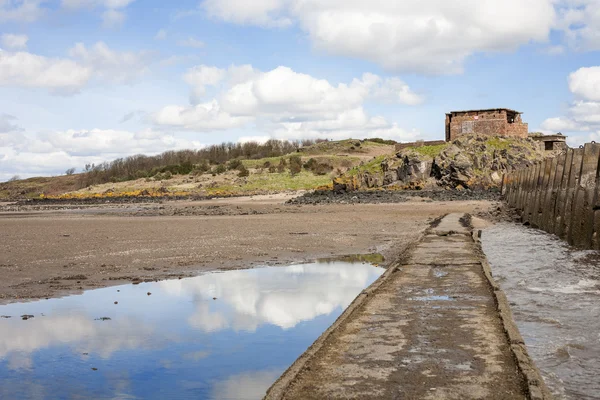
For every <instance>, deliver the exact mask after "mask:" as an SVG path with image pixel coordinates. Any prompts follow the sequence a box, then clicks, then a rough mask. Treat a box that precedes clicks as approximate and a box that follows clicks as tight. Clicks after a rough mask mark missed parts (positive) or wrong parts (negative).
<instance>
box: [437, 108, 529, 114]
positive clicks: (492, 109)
mask: <svg viewBox="0 0 600 400" xmlns="http://www.w3.org/2000/svg"><path fill="white" fill-rule="evenodd" d="M483 111H486V112H487V111H509V112H513V113H515V114H523V113H522V112H520V111H517V110H512V109H510V108H485V109H481V110H462V111H450V112H449V113H447V114H462V113H472V112H483Z"/></svg>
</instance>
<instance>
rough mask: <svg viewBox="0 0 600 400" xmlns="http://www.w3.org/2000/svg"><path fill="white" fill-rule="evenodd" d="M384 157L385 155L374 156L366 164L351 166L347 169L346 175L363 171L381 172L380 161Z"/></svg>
mask: <svg viewBox="0 0 600 400" xmlns="http://www.w3.org/2000/svg"><path fill="white" fill-rule="evenodd" d="M386 157H387V156H385V155H383V156H379V157H375V158H374V159H373V160H371V161H369V162H368V163H366V164H363V165H359V166H357V167H354V168H352V169H351V170H349V171H348V173H347V174H346V175H347V176H356V175H358V174H360V173H365V172H369V173H371V174H374V173H378V172H382V170H381V163H382V162H383V160H385V159H386Z"/></svg>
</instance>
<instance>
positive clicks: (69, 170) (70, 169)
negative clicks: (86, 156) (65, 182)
mask: <svg viewBox="0 0 600 400" xmlns="http://www.w3.org/2000/svg"><path fill="white" fill-rule="evenodd" d="M74 173H75V168H69V169H68V170H66V171H65V175H73V174H74Z"/></svg>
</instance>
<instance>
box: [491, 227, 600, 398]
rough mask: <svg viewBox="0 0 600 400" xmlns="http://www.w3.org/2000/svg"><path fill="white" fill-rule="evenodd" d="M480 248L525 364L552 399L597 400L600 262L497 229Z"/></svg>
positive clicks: (547, 239)
mask: <svg viewBox="0 0 600 400" xmlns="http://www.w3.org/2000/svg"><path fill="white" fill-rule="evenodd" d="M482 244H483V249H484V251H485V253H486V255H487V257H488V260H489V262H490V264H491V266H492V271H493V274H494V277H495V278H496V280H497V281H498V283H499V284H500V285H501V287H502V289H503V290H504V291H505V293H506V295H507V297H508V299H509V301H510V302H511V309H512V311H513V314H514V318H515V321H516V323H517V325H518V327H519V330H520V331H521V334H522V335H523V338H524V339H525V343H526V345H527V348H528V350H529V353H530V355H531V357H532V358H533V359H534V361H535V363H536V365H537V366H538V368H539V369H540V370H541V372H542V375H543V376H544V380H545V381H546V383H547V385H548V386H549V388H550V389H551V391H552V392H553V394H554V395H555V397H556V398H557V399H600V378H599V377H600V263H599V261H598V260H600V257H599V254H598V252H594V251H579V250H575V249H573V248H570V247H569V246H568V245H567V244H566V243H565V242H563V241H561V240H560V239H558V238H557V237H556V236H553V235H550V234H547V233H545V232H543V231H539V230H536V229H532V228H528V227H525V226H522V225H518V224H509V223H503V224H498V225H495V226H493V227H490V228H488V229H486V230H484V232H483V236H482Z"/></svg>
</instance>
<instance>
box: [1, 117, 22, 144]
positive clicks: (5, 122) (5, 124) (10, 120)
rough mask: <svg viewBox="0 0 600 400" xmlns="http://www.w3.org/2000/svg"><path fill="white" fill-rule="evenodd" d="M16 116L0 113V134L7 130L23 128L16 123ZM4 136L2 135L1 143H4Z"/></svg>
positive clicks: (12, 130)
mask: <svg viewBox="0 0 600 400" xmlns="http://www.w3.org/2000/svg"><path fill="white" fill-rule="evenodd" d="M16 120H17V118H16V117H14V116H12V115H8V114H0V134H3V133H7V132H14V131H20V130H21V128H20V127H19V126H18V125H17V124H16V123H15V121H16ZM2 142H3V140H2V138H1V137H0V145H2Z"/></svg>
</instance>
